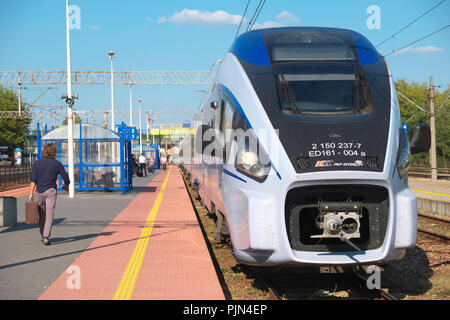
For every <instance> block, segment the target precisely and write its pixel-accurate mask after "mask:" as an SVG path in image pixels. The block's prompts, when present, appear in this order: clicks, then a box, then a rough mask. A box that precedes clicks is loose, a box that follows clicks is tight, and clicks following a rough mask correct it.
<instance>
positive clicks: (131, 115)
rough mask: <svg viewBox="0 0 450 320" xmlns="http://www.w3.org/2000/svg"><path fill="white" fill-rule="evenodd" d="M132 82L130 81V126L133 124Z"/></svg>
mask: <svg viewBox="0 0 450 320" xmlns="http://www.w3.org/2000/svg"><path fill="white" fill-rule="evenodd" d="M132 85H133V83H132V82H130V83H129V86H130V127H132V126H133V95H132V93H131V86H132Z"/></svg>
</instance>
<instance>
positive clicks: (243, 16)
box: [234, 0, 250, 39]
mask: <svg viewBox="0 0 450 320" xmlns="http://www.w3.org/2000/svg"><path fill="white" fill-rule="evenodd" d="M249 4H250V0H248V1H247V5H246V6H245V10H244V14H243V15H242V18H241V22H240V23H239V28H238V29H237V31H236V35H235V36H234V39H236V38H237V36H238V34H239V30H241V26H242V21H244V18H245V14H246V13H247V9H248V5H249Z"/></svg>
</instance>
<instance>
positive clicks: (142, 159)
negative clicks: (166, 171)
mask: <svg viewBox="0 0 450 320" xmlns="http://www.w3.org/2000/svg"><path fill="white" fill-rule="evenodd" d="M139 167H140V170H141V172H142V175H144V172H145V176H147V167H146V165H145V156H144V154H143V153H141V155H140V156H139Z"/></svg>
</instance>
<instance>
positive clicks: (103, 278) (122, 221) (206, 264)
mask: <svg viewBox="0 0 450 320" xmlns="http://www.w3.org/2000/svg"><path fill="white" fill-rule="evenodd" d="M171 171H172V172H171V175H170V177H169V179H168V183H167V186H166V190H165V192H164V195H163V198H162V203H161V206H160V209H159V212H158V215H157V217H156V221H155V223H154V226H153V232H152V233H151V235H150V241H149V244H148V248H147V251H146V253H145V256H144V260H143V263H142V266H141V268H140V269H139V270H138V272H139V273H138V277H137V281H136V284H135V286H134V291H133V295H132V299H224V295H223V292H222V289H221V287H220V284H219V281H218V279H217V275H216V273H215V270H214V266H213V264H212V262H211V259H210V256H209V252H208V250H207V247H206V244H205V241H204V239H203V236H202V233H201V229H200V226H199V225H198V222H197V219H196V216H195V213H194V210H193V208H192V204H191V203H190V201H189V198H188V195H187V193H186V189H185V188H184V184H183V181H182V178H181V174H180V173H179V171H178V169H177V168H176V167H173V168H172V170H171ZM168 172H169V170H167V171H165V172H161V173H159V174H158V176H156V177H155V178H154V179H153V181H152V182H151V183H149V185H148V186H152V187H156V190H155V191H154V192H145V191H144V192H141V193H139V194H138V195H137V196H136V198H135V199H134V200H133V201H132V202H131V203H130V204H129V205H128V206H127V207H126V208H125V209H124V210H122V212H120V213H119V214H118V215H117V217H116V218H115V219H114V220H113V221H112V222H111V224H110V225H109V226H108V227H106V228H105V230H103V232H102V233H101V234H100V235H99V236H98V237H97V238H96V239H95V240H94V241H93V242H92V243H91V245H90V246H89V247H88V248H87V249H86V250H85V251H84V252H83V253H82V254H81V255H80V256H78V258H77V259H75V261H74V262H73V263H72V266H77V267H79V269H78V270H79V271H80V272H79V274H78V275H79V278H77V277H78V275H77V272H73V271H72V272H71V273H68V270H70V269H69V268H68V269H66V270H65V271H64V272H63V273H62V274H61V275H60V276H59V277H58V278H57V279H56V281H55V282H54V283H53V284H52V285H51V286H50V287H49V288H48V289H47V290H46V291H45V292H44V293H43V294H42V295H41V296H40V297H39V299H63V300H70V299H80V300H81V299H89V300H96V299H102V300H110V299H112V298H113V297H114V294H115V292H116V290H117V288H118V286H119V283H120V282H121V280H122V277H123V276H124V271H125V270H126V268H127V266H128V264H129V262H130V259H131V257H132V254H133V252H134V250H135V248H136V245H137V244H138V241H139V239H140V236H141V233H142V230H143V228H144V225H145V223H146V220H147V217H148V216H149V213H150V211H151V209H152V206H153V204H154V202H155V200H156V198H157V195H158V194H159V192H160V190H161V186H162V184H163V181H164V179H165V178H166V175H167V174H168ZM49 249H51V246H50V247H49ZM77 279H79V280H80V281H79V284H80V288H79V289H77V288H76V286H74V284H76V283H77Z"/></svg>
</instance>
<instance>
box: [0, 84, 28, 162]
mask: <svg viewBox="0 0 450 320" xmlns="http://www.w3.org/2000/svg"><path fill="white" fill-rule="evenodd" d="M18 104H19V99H18V97H17V95H16V94H15V92H14V91H13V90H11V89H8V88H5V87H2V86H0V111H17V110H18ZM22 110H26V108H24V106H22ZM30 122H31V119H14V118H6V119H0V145H1V146H7V147H8V154H9V155H10V156H12V154H13V151H14V149H15V148H21V149H22V150H23V149H24V146H25V139H26V137H27V135H28V127H29V125H30Z"/></svg>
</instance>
